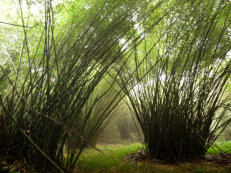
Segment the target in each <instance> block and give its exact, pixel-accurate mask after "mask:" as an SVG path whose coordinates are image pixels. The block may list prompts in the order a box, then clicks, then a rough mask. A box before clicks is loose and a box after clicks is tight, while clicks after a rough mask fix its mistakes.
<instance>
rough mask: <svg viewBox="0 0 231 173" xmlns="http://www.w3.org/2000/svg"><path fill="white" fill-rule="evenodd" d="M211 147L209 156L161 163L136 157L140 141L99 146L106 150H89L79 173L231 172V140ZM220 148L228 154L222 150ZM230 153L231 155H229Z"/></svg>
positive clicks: (80, 162)
mask: <svg viewBox="0 0 231 173" xmlns="http://www.w3.org/2000/svg"><path fill="white" fill-rule="evenodd" d="M217 145H218V146H219V149H218V147H213V148H210V149H209V150H208V153H207V155H206V159H205V160H202V161H197V162H193V163H179V164H162V163H160V162H159V161H157V160H154V159H150V158H144V159H137V158H139V156H137V155H139V154H140V153H141V151H142V150H141V148H142V146H141V144H124V145H118V144H117V145H98V146H97V148H99V149H100V150H101V151H102V152H103V153H100V152H98V151H96V150H95V149H86V150H85V152H84V153H83V154H82V155H81V157H80V160H79V162H78V164H77V166H76V171H75V172H76V173H77V172H80V173H99V172H100V173H168V172H172V173H182V172H183V173H211V172H212V173H231V153H230V151H231V150H230V149H231V141H230V142H226V143H218V144H217ZM220 149H222V150H223V151H228V153H226V154H225V153H223V152H219V151H220ZM229 153H230V154H229Z"/></svg>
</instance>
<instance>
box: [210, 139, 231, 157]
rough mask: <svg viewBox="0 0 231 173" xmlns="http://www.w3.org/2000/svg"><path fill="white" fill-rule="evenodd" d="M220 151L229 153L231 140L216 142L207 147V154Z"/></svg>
mask: <svg viewBox="0 0 231 173" xmlns="http://www.w3.org/2000/svg"><path fill="white" fill-rule="evenodd" d="M220 152H227V153H231V141H227V142H220V141H218V142H216V143H215V144H214V145H213V146H211V147H210V148H209V149H208V151H207V154H219V153H220Z"/></svg>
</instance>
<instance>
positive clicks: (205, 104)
mask: <svg viewBox="0 0 231 173" xmlns="http://www.w3.org/2000/svg"><path fill="white" fill-rule="evenodd" d="M177 4H178V2H177ZM196 4H197V5H196ZM196 4H194V5H195V6H191V5H190V4H187V3H185V4H178V5H179V6H180V7H182V8H183V9H184V8H185V10H184V11H179V10H178V7H176V8H174V4H171V5H170V6H169V9H172V8H173V10H172V11H170V12H169V13H168V14H167V16H166V18H164V19H163V20H162V21H161V22H160V23H159V25H157V28H158V26H159V27H160V28H162V30H159V32H157V34H156V35H158V36H157V38H159V39H156V38H154V39H153V40H154V43H153V45H152V46H151V47H150V45H147V44H144V48H143V51H142V52H143V53H140V51H141V49H140V48H139V47H138V48H137V49H134V59H131V61H132V60H133V62H134V63H133V64H134V65H135V67H134V65H131V63H130V62H129V63H127V62H125V63H127V66H126V68H124V69H123V71H122V72H120V78H119V79H118V81H119V83H120V86H121V88H122V89H123V90H124V93H125V94H126V95H127V97H128V100H129V102H130V103H131V104H130V105H131V111H132V113H133V115H134V116H136V118H137V120H138V121H139V123H140V126H141V128H142V130H143V134H144V142H145V144H146V147H147V152H148V153H149V154H150V155H152V156H153V157H156V158H158V159H161V160H165V161H170V162H178V161H185V160H186V161H192V160H194V159H198V158H202V157H204V155H205V152H206V150H207V149H208V148H209V146H210V145H211V144H212V143H213V142H214V141H215V140H216V138H217V137H218V136H219V134H220V132H222V131H223V129H224V128H226V126H227V125H228V124H229V123H230V120H231V119H230V116H229V115H230V113H229V111H230V110H229V107H230V102H229V101H228V100H226V99H225V98H224V97H223V96H224V95H223V94H224V92H225V89H226V86H227V84H228V80H229V78H230V74H231V68H230V67H231V66H230V59H227V53H228V52H229V51H230V45H231V42H230V38H229V37H228V33H229V26H230V23H231V21H230V16H229V14H230V7H231V4H230V2H229V3H228V2H227V3H223V1H220V3H218V4H217V2H215V1H206V2H204V3H201V1H196ZM198 4H200V5H201V6H198ZM172 5H173V7H172ZM157 30H158V29H157ZM159 34H160V35H159ZM152 35H153V34H150V35H146V37H147V40H146V38H144V42H149V39H150V38H149V37H152ZM133 43H134V42H133ZM134 44H136V43H134ZM139 46H140V47H141V44H140V45H139ZM117 72H118V73H119V71H117ZM223 120H224V121H223Z"/></svg>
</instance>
